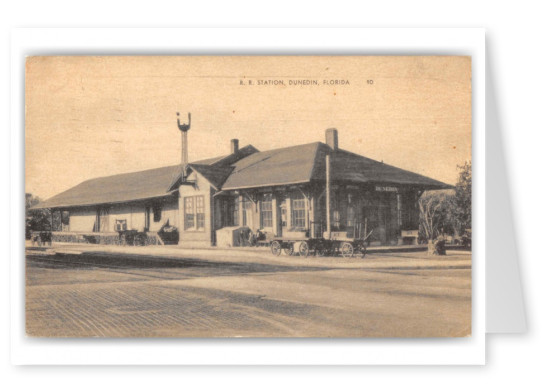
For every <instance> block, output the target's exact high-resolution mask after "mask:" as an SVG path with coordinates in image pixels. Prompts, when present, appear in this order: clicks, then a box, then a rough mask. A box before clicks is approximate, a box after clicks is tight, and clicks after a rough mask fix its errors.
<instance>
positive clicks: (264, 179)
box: [222, 142, 323, 190]
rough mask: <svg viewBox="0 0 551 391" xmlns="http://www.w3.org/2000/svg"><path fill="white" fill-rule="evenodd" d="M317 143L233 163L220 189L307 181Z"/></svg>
mask: <svg viewBox="0 0 551 391" xmlns="http://www.w3.org/2000/svg"><path fill="white" fill-rule="evenodd" d="M322 145H323V144H322V143H320V142H316V143H311V144H304V145H297V146H294V147H287V148H279V149H272V150H270V151H265V152H257V153H254V154H252V155H250V156H247V157H245V158H244V159H241V160H239V161H237V162H235V163H234V164H233V167H234V169H233V171H232V173H231V174H230V175H229V176H228V178H227V180H226V181H225V183H224V185H223V186H222V190H232V189H241V188H248V187H261V186H272V185H283V184H291V183H304V182H309V181H310V178H311V175H312V170H313V168H314V164H315V162H316V156H317V155H318V149H319V148H320V147H321V146H322Z"/></svg>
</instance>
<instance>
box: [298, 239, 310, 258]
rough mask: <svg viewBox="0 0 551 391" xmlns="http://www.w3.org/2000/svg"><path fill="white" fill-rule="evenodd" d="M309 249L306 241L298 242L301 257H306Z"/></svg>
mask: <svg viewBox="0 0 551 391" xmlns="http://www.w3.org/2000/svg"><path fill="white" fill-rule="evenodd" d="M309 251H310V249H309V248H308V243H306V242H305V241H302V242H300V244H299V245H298V253H299V254H300V255H301V256H302V257H307V256H308V252H309Z"/></svg>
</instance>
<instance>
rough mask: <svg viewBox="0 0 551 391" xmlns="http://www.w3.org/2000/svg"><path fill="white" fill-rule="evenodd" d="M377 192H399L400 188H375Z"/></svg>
mask: <svg viewBox="0 0 551 391" xmlns="http://www.w3.org/2000/svg"><path fill="white" fill-rule="evenodd" d="M375 191H388V192H394V193H397V192H398V188H397V187H395V186H375Z"/></svg>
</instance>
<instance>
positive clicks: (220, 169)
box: [188, 164, 233, 190]
mask: <svg viewBox="0 0 551 391" xmlns="http://www.w3.org/2000/svg"><path fill="white" fill-rule="evenodd" d="M188 167H189V168H191V169H192V170H193V171H195V172H197V173H198V174H201V175H202V176H203V177H204V178H205V179H206V180H207V181H209V183H210V184H211V185H212V186H213V187H214V188H215V189H216V190H220V187H221V186H222V185H223V184H224V182H225V181H226V178H227V177H228V175H230V173H231V172H232V171H233V167H231V166H229V165H216V164H214V165H212V166H209V165H206V164H189V165H188Z"/></svg>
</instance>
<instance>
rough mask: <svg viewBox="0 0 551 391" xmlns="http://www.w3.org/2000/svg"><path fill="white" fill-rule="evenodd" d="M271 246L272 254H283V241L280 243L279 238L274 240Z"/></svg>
mask: <svg viewBox="0 0 551 391" xmlns="http://www.w3.org/2000/svg"><path fill="white" fill-rule="evenodd" d="M271 247H272V254H273V255H275V256H276V257H278V256H279V254H281V243H279V242H278V241H277V240H274V241H273V242H272V245H271Z"/></svg>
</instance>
